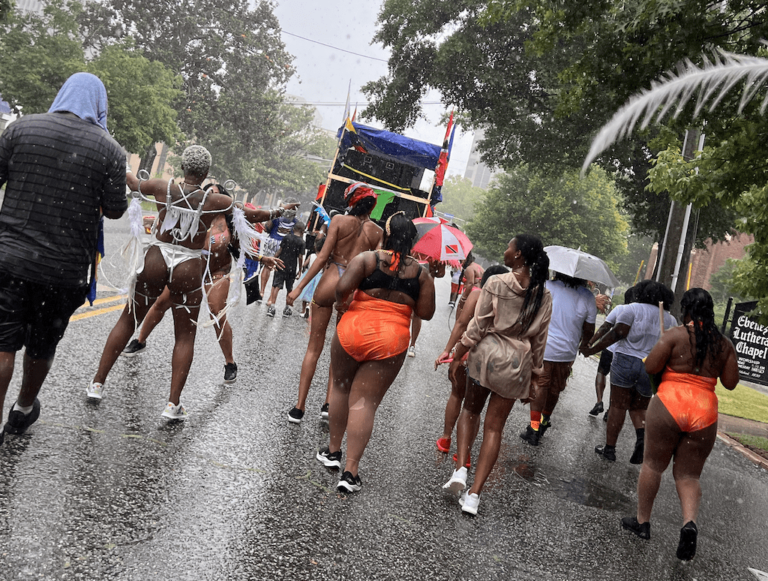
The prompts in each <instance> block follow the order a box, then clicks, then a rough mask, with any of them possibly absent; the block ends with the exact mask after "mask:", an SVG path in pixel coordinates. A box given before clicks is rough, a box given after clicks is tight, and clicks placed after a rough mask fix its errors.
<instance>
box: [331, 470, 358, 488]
mask: <svg viewBox="0 0 768 581" xmlns="http://www.w3.org/2000/svg"><path fill="white" fill-rule="evenodd" d="M362 487H363V483H362V481H361V480H360V476H359V475H358V476H352V473H351V472H349V471H346V472H344V474H342V475H341V480H339V483H338V484H337V485H336V490H338V491H339V492H357V491H358V490H360V489H361V488H362Z"/></svg>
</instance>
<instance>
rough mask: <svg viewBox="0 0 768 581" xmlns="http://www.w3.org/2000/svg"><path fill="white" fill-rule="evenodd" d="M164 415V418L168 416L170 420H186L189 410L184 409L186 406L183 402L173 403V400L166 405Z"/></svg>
mask: <svg viewBox="0 0 768 581" xmlns="http://www.w3.org/2000/svg"><path fill="white" fill-rule="evenodd" d="M162 416H163V417H164V418H168V419H169V420H186V419H187V410H185V409H184V406H183V405H181V402H179V405H173V404H172V403H171V402H168V403H167V404H166V405H165V409H164V410H163V414H162Z"/></svg>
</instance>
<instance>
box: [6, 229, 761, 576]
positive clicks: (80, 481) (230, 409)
mask: <svg viewBox="0 0 768 581" xmlns="http://www.w3.org/2000/svg"><path fill="white" fill-rule="evenodd" d="M126 229H127V227H126V225H125V222H124V221H121V222H120V223H118V224H117V225H114V224H110V227H109V228H108V236H109V237H108V249H109V248H115V247H116V246H117V245H118V243H119V241H120V240H122V239H123V238H121V237H123V236H124V232H125V231H126ZM437 292H438V305H439V306H438V310H437V313H436V315H435V318H434V320H433V321H431V322H429V323H425V325H424V327H423V330H422V335H421V337H420V338H419V342H418V345H417V347H418V353H417V357H416V358H415V359H407V360H406V363H405V365H404V367H403V370H402V371H401V373H400V376H399V377H398V379H397V381H396V382H395V384H394V385H393V387H392V388H391V389H390V391H389V393H388V394H387V396H386V398H385V399H384V402H383V404H382V406H381V408H380V410H379V412H378V414H377V417H376V426H375V429H374V434H373V437H372V440H371V443H370V445H369V447H368V450H367V452H366V455H365V457H364V458H363V462H362V463H361V468H360V476H361V478H362V480H363V490H362V491H361V492H359V493H357V494H355V495H350V496H349V497H347V496H345V495H341V494H337V493H336V492H335V485H336V482H337V480H338V473H335V472H331V471H329V470H327V469H325V468H324V467H323V466H322V465H320V464H319V463H318V462H317V461H316V460H315V459H314V455H315V452H316V451H317V449H318V448H319V447H320V446H323V445H325V444H326V443H327V440H328V427H327V424H325V423H323V422H321V421H320V420H319V413H318V412H319V408H320V405H321V404H322V402H323V397H324V393H325V381H326V379H327V371H328V361H329V359H328V353H327V350H326V353H324V354H323V356H322V358H321V360H320V365H319V366H318V372H317V375H316V377H315V382H314V384H313V388H312V391H311V392H310V396H309V401H308V413H307V415H306V416H305V420H304V422H303V423H302V424H301V425H300V426H296V425H292V424H288V422H287V421H286V413H287V411H288V410H289V409H290V408H291V407H292V405H293V404H294V403H295V397H296V390H297V385H298V378H299V369H300V365H301V359H302V357H303V354H304V351H305V349H306V341H307V328H308V326H307V322H306V321H305V320H304V319H301V318H299V317H298V316H293V317H291V318H287V319H284V318H282V317H280V316H279V313H280V311H281V309H280V308H278V317H276V318H274V319H270V318H267V317H266V316H265V312H266V307H265V306H263V305H250V306H248V307H246V306H245V305H244V304H242V305H240V306H239V307H238V308H237V309H236V311H235V312H234V316H233V317H232V318H231V320H232V324H233V327H234V332H235V355H236V360H237V363H238V366H239V379H238V381H237V383H236V384H234V385H223V384H222V379H223V363H224V361H223V357H222V355H221V352H220V350H219V348H218V345H217V344H216V342H215V338H214V335H213V332H212V331H211V330H210V329H207V330H205V331H202V332H200V333H199V334H198V339H197V344H196V356H195V361H194V363H193V366H192V371H191V375H190V378H189V381H188V384H187V387H186V389H185V391H184V393H183V394H182V402H183V403H184V405H185V406H186V408H187V410H188V412H189V414H190V417H189V419H188V420H187V421H186V422H185V423H181V424H168V423H166V422H165V421H164V420H162V419H161V417H160V413H161V412H162V410H163V406H164V405H165V402H166V398H167V397H168V390H169V384H170V372H171V370H170V358H171V349H172V325H171V321H170V320H169V319H167V320H164V321H163V323H162V324H161V325H160V326H159V327H158V329H157V330H156V332H155V334H154V335H153V336H152V337H151V338H150V340H149V345H150V349H148V350H147V351H145V352H144V353H142V354H141V355H139V356H137V357H135V358H133V359H125V358H121V359H120V360H119V361H118V363H117V365H116V366H115V368H114V370H113V372H112V374H111V376H110V378H109V380H108V382H107V384H106V392H105V398H104V400H103V401H102V402H101V403H99V404H91V403H89V402H87V401H86V398H85V386H86V384H87V382H88V381H89V380H90V378H91V377H92V376H93V373H94V371H95V369H96V365H97V362H98V358H99V355H100V352H101V349H102V347H103V345H104V342H105V340H106V336H107V334H108V332H109V331H110V329H111V327H112V325H113V324H114V322H115V321H116V320H117V316H118V313H117V312H110V313H105V314H101V315H97V316H94V317H91V318H87V319H82V320H79V321H75V322H73V323H71V325H70V327H69V330H68V332H67V335H66V336H65V338H64V340H63V341H62V343H61V346H60V349H59V352H58V356H57V359H56V362H55V364H54V367H53V370H52V371H51V374H50V376H49V379H48V381H47V383H46V385H45V386H44V388H43V392H42V393H41V397H40V399H41V402H42V415H41V419H40V421H39V422H38V423H37V424H35V425H34V426H33V427H32V428H30V430H29V431H28V433H27V434H26V435H24V436H19V437H15V436H8V437H6V442H5V444H4V445H3V448H2V449H0V579H2V580H12V579H13V580H15V579H94V580H106V579H109V580H112V579H114V580H129V579H130V580H154V579H158V580H160V579H180V580H181V579H184V580H186V579H189V580H203V579H205V580H208V579H210V580H218V579H275V578H294V579H361V578H368V579H427V578H430V579H431V578H434V579H557V580H559V579H680V580H687V579H691V580H692V579H697V580H703V579H744V580H748V579H754V577H753V575H752V574H751V573H749V572H748V570H747V568H748V567H752V568H754V569H758V570H762V571H768V550H766V547H767V546H768V532H767V530H766V524H768V473H766V472H765V471H762V470H759V469H756V468H755V467H754V466H753V465H752V464H751V463H750V462H748V461H747V460H746V459H745V458H743V457H742V456H741V455H739V454H737V453H735V452H734V451H732V450H731V449H729V448H727V447H726V446H724V445H723V444H722V443H720V442H719V441H718V443H717V444H716V446H715V449H714V451H713V453H712V455H711V456H710V459H709V461H708V463H707V466H706V467H705V470H704V474H703V478H702V488H703V493H704V498H703V501H702V507H701V513H700V518H699V527H700V535H699V554H698V555H697V557H696V558H695V560H694V561H693V562H692V563H689V564H683V563H681V562H679V561H677V559H676V558H675V548H676V546H677V538H678V531H679V527H680V526H681V524H682V523H681V516H680V509H679V504H678V500H677V495H676V493H675V490H674V484H673V481H672V478H671V474H669V473H667V474H665V477H664V480H663V482H662V486H661V491H660V494H659V497H658V498H657V501H656V506H655V510H654V514H653V518H652V539H651V540H650V541H642V540H640V539H637V538H636V537H634V536H632V535H630V534H629V533H626V532H624V531H622V530H621V528H620V524H619V519H620V518H621V517H622V516H625V515H629V514H632V513H633V511H634V506H635V498H636V493H635V486H636V481H637V475H638V472H639V467H637V466H632V465H630V464H629V463H628V459H629V457H630V455H631V452H632V445H633V440H634V434H633V433H632V431H631V425H630V424H629V423H628V424H627V426H626V427H625V429H624V432H623V433H622V437H621V438H620V441H619V445H618V448H617V455H618V457H619V461H617V462H616V463H615V464H611V463H608V462H605V461H604V460H602V459H601V458H600V457H598V456H597V455H596V454H595V453H594V452H593V448H594V446H595V445H596V444H599V443H602V442H603V438H604V433H605V424H604V423H603V421H602V420H601V419H598V420H595V419H591V418H589V417H588V415H587V411H588V410H589V409H590V408H591V407H592V404H593V403H594V392H593V387H592V386H593V381H594V374H595V369H596V363H595V362H593V361H585V360H584V359H583V358H579V360H578V361H577V363H576V365H575V367H574V376H573V377H572V378H571V381H570V383H569V386H568V388H567V389H566V391H565V393H564V394H563V397H562V398H561V403H560V405H559V407H558V409H557V411H556V412H555V415H554V416H553V423H554V427H553V428H552V429H551V430H550V431H549V432H548V433H547V435H546V437H545V439H544V442H543V443H542V445H541V446H539V447H538V448H532V447H530V446H528V445H527V444H525V443H523V442H522V441H521V440H520V439H519V438H518V436H517V434H518V432H520V431H521V430H522V429H523V428H524V427H525V425H526V423H527V419H528V408H525V407H522V406H516V407H515V408H514V409H513V411H512V413H511V415H510V417H509V420H508V423H507V428H506V432H505V440H504V443H503V445H502V450H501V454H500V458H499V462H498V464H497V466H496V469H495V470H494V472H493V473H492V475H491V478H490V480H489V482H488V484H487V486H486V488H485V490H484V492H483V494H482V496H481V503H480V509H479V513H478V515H477V517H475V518H473V517H469V516H467V515H464V514H462V513H461V511H460V508H459V505H458V503H457V501H456V499H455V498H454V497H447V496H444V495H443V493H442V491H441V485H442V484H443V483H444V482H445V481H446V480H447V479H448V477H449V476H450V472H451V462H450V458H449V457H448V456H447V455H443V454H440V453H439V452H438V451H437V450H436V448H435V445H434V441H435V439H436V438H437V437H438V436H439V435H440V433H441V429H442V421H443V410H444V405H445V402H446V399H447V395H448V392H449V389H450V388H449V383H448V380H447V373H446V370H445V369H441V370H440V371H438V372H435V371H433V370H432V361H433V360H434V357H435V356H436V355H437V354H438V353H439V352H440V351H441V349H442V347H443V346H444V344H445V341H446V340H447V337H448V325H447V321H446V320H447V316H448V308H447V306H446V303H447V292H448V281H447V279H446V280H443V281H440V282H439V284H438V285H437ZM104 296H106V295H104ZM283 299H284V294H283V295H282V296H281V298H280V299H279V302H278V307H281V305H282V300H283ZM329 337H330V333H329ZM17 361H18V360H17ZM18 386H19V374H18V373H17V374H16V376H15V377H14V379H13V381H12V383H11V387H10V389H9V396H8V398H7V400H6V413H7V409H8V406H10V404H11V403H12V402H13V401H14V398H15V395H16V393H17V392H18ZM481 438H482V432H481V434H480V436H479V438H478V442H477V443H476V444H475V448H474V450H473V455H474V454H476V453H477V452H478V451H479V447H480V441H481Z"/></svg>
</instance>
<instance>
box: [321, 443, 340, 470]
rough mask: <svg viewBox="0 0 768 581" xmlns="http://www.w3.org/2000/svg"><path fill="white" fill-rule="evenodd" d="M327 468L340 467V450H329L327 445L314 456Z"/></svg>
mask: <svg viewBox="0 0 768 581" xmlns="http://www.w3.org/2000/svg"><path fill="white" fill-rule="evenodd" d="M315 458H317V459H318V460H319V461H320V462H322V463H323V465H324V466H326V467H327V468H341V450H336V451H335V452H331V449H330V448H328V447H327V446H326V447H325V448H323V449H322V450H320V451H319V452H318V453H317V455H316V456H315Z"/></svg>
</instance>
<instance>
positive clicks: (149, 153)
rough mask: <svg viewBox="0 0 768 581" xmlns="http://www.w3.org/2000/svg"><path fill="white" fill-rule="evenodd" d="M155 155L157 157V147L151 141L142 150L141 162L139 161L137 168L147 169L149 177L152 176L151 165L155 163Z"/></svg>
mask: <svg viewBox="0 0 768 581" xmlns="http://www.w3.org/2000/svg"><path fill="white" fill-rule="evenodd" d="M156 157H157V148H156V147H155V144H154V143H153V144H151V145H150V146H149V147H147V149H146V151H145V152H144V155H142V156H141V162H140V163H139V170H142V169H145V170H147V173H148V174H149V177H152V165H153V164H154V163H155V158H156Z"/></svg>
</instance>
